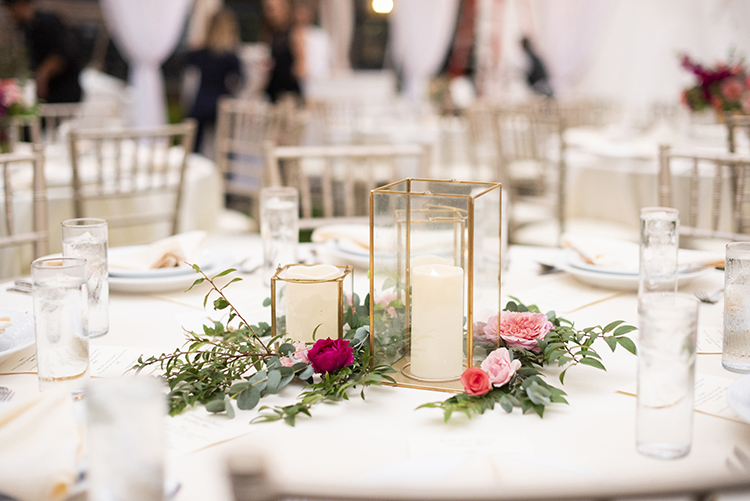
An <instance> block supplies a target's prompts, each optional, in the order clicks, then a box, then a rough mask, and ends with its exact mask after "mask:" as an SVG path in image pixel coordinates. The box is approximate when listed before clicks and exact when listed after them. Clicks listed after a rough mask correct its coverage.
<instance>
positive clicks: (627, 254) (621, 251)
mask: <svg viewBox="0 0 750 501" xmlns="http://www.w3.org/2000/svg"><path fill="white" fill-rule="evenodd" d="M562 246H563V247H569V248H571V249H573V250H575V251H576V252H577V253H578V255H580V256H581V259H583V261H585V262H586V263H588V264H591V265H593V266H598V267H601V268H602V269H604V268H608V269H612V270H618V271H621V272H623V273H627V272H630V273H638V267H639V264H640V263H639V260H640V258H639V246H638V244H637V243H635V242H629V241H626V240H617V239H612V238H601V237H591V236H582V235H571V234H568V233H566V234H564V235H563V236H562ZM677 262H678V265H679V266H680V267H681V268H685V267H692V266H706V267H709V266H723V265H724V254H723V253H716V252H710V251H697V250H690V249H679V251H678V253H677Z"/></svg>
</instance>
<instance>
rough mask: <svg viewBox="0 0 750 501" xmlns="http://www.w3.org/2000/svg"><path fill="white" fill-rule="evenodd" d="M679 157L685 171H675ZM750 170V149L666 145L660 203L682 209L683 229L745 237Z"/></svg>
mask: <svg viewBox="0 0 750 501" xmlns="http://www.w3.org/2000/svg"><path fill="white" fill-rule="evenodd" d="M675 160H676V161H677V162H675ZM678 162H681V165H682V175H681V176H678V175H676V174H675V171H676V167H675V164H677V163H678ZM749 175H750V155H738V154H735V153H723V152H720V153H706V152H700V151H695V150H682V151H680V150H673V149H672V148H670V147H669V146H666V145H662V146H660V147H659V182H658V186H659V204H660V205H661V206H664V207H676V208H677V209H680V212H681V214H682V218H681V219H682V224H681V225H680V233H681V235H686V236H692V237H699V238H706V237H707V238H717V239H727V240H746V239H747V238H748V236H750V205H749V204H750V186H749V184H750V183H747V179H748V176H749ZM678 182H681V183H682V184H681V185H680V186H678ZM685 183H687V185H686V184H685ZM681 194H682V195H685V194H686V195H687V196H682V197H680V195H681ZM678 199H679V200H678Z"/></svg>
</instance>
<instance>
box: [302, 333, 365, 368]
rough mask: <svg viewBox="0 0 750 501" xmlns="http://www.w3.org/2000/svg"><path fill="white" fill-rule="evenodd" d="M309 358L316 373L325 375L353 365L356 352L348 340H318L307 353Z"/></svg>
mask: <svg viewBox="0 0 750 501" xmlns="http://www.w3.org/2000/svg"><path fill="white" fill-rule="evenodd" d="M307 358H308V359H309V360H310V363H312V367H313V370H314V371H315V372H317V373H318V374H325V373H327V372H336V371H337V370H339V369H341V368H342V367H346V366H347V365H351V364H353V363H354V350H353V349H352V347H351V346H349V341H348V340H346V339H327V338H326V339H318V341H316V342H315V344H314V345H313V347H312V348H310V351H308V352H307Z"/></svg>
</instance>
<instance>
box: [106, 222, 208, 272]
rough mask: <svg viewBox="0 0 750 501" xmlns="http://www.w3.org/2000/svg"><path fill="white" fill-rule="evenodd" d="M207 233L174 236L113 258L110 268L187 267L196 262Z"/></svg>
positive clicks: (187, 233)
mask: <svg viewBox="0 0 750 501" xmlns="http://www.w3.org/2000/svg"><path fill="white" fill-rule="evenodd" d="M207 236H208V234H207V233H206V232H205V231H189V232H186V233H180V234H178V235H173V236H171V237H168V238H164V239H162V240H157V241H156V242H154V243H152V244H150V245H146V246H143V247H140V248H134V249H133V250H132V251H130V252H127V253H123V254H118V255H115V256H111V257H110V258H109V267H110V268H111V269H123V270H151V269H155V268H174V267H176V266H187V265H186V264H185V262H186V261H187V262H191V263H192V262H194V261H195V258H196V257H197V255H198V253H199V252H200V250H201V247H202V246H203V243H204V242H205V241H206V238H207Z"/></svg>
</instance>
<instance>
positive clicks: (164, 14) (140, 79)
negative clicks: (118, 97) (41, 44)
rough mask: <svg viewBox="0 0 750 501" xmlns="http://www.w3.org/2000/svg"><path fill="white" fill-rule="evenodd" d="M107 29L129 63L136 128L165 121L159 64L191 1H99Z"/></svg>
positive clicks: (173, 43)
mask: <svg viewBox="0 0 750 501" xmlns="http://www.w3.org/2000/svg"><path fill="white" fill-rule="evenodd" d="M101 4H102V12H103V14H104V20H105V22H106V23H107V29H108V30H109V32H110V34H111V35H112V39H113V40H114V42H115V44H117V48H118V49H119V50H120V52H122V54H123V56H124V57H125V58H126V59H127V60H128V63H129V64H130V84H131V85H132V87H133V109H132V112H133V118H132V122H133V124H134V125H137V126H151V125H161V124H164V123H165V122H166V118H167V107H166V96H165V94H164V79H163V78H162V74H161V64H162V63H163V62H164V60H165V59H167V57H168V56H169V55H170V54H171V53H172V51H174V49H175V46H176V45H177V42H178V41H179V38H180V34H181V33H182V30H183V28H184V26H185V19H186V17H187V15H188V12H189V10H190V6H191V4H192V0H127V1H123V0H102V2H101Z"/></svg>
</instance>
